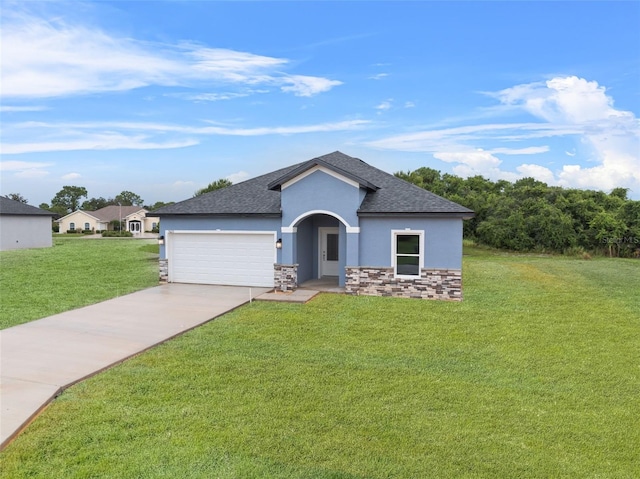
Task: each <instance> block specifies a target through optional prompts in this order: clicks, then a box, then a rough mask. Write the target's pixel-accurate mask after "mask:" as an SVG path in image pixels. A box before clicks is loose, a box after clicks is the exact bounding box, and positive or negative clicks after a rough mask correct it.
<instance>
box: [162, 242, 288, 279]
mask: <svg viewBox="0 0 640 479" xmlns="http://www.w3.org/2000/svg"><path fill="white" fill-rule="evenodd" d="M167 247H168V249H169V255H168V258H169V281H172V282H174V283H198V284H226V285H233V286H263V287H273V264H274V263H275V262H276V247H275V235H274V233H265V232H260V233H256V232H233V233H227V232H219V231H208V232H173V233H171V234H170V235H168V238H167Z"/></svg>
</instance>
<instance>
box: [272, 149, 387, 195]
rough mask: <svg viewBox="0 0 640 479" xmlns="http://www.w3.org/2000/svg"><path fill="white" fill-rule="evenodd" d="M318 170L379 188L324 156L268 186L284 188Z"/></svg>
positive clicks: (372, 187)
mask: <svg viewBox="0 0 640 479" xmlns="http://www.w3.org/2000/svg"><path fill="white" fill-rule="evenodd" d="M316 171H322V172H324V173H326V174H328V175H331V176H333V177H334V178H337V179H339V180H341V181H344V182H345V183H348V184H350V185H352V186H359V187H361V188H366V189H368V190H372V191H375V190H377V189H378V187H377V186H376V185H374V184H372V183H370V182H369V181H367V180H366V179H364V178H361V177H359V176H358V175H357V174H354V173H352V172H350V171H348V170H344V169H342V168H340V167H338V166H336V165H333V164H331V163H328V162H327V161H325V160H323V159H322V157H320V158H314V159H312V160H309V161H307V162H305V163H302V164H301V165H299V166H297V167H296V168H294V169H292V170H291V171H289V172H287V173H286V174H284V175H282V176H281V177H280V178H278V179H276V180H275V181H272V182H271V183H269V185H268V186H267V187H268V188H269V189H270V190H282V189H283V188H286V187H287V186H290V185H292V184H293V183H295V182H297V181H299V180H301V179H303V178H305V177H307V176H308V175H310V174H311V173H314V172H316Z"/></svg>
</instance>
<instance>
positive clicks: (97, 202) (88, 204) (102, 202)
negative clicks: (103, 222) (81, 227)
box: [82, 197, 116, 211]
mask: <svg viewBox="0 0 640 479" xmlns="http://www.w3.org/2000/svg"><path fill="white" fill-rule="evenodd" d="M115 204H116V202H115V200H114V199H113V198H109V199H108V200H107V199H105V198H103V197H100V198H90V199H88V200H86V201H85V202H84V203H82V209H83V210H87V211H95V210H99V209H100V208H104V207H105V206H109V205H115Z"/></svg>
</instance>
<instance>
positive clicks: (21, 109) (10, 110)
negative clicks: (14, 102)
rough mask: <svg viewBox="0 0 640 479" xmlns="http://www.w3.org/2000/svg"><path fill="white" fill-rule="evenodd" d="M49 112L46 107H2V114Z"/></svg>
mask: <svg viewBox="0 0 640 479" xmlns="http://www.w3.org/2000/svg"><path fill="white" fill-rule="evenodd" d="M44 110H47V107H45V106H10V105H1V106H0V112H7V113H22V112H29V111H44Z"/></svg>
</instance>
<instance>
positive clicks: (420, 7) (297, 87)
mask: <svg viewBox="0 0 640 479" xmlns="http://www.w3.org/2000/svg"><path fill="white" fill-rule="evenodd" d="M1 5H2V51H1V53H2V60H1V61H2V64H1V65H2V78H1V80H2V90H1V95H2V96H1V105H0V108H1V111H0V113H1V115H2V117H1V120H2V125H1V126H2V129H1V140H2V145H1V147H2V162H1V184H0V187H1V191H2V194H8V193H20V194H22V195H23V196H25V197H26V198H27V199H28V200H29V203H30V204H33V205H39V204H40V203H43V202H46V203H48V202H50V200H51V198H52V197H53V196H54V195H55V193H56V192H57V191H59V190H60V189H61V188H62V186H64V185H76V186H84V187H85V188H87V190H88V193H89V197H99V196H102V197H113V196H115V195H116V194H118V193H120V192H121V191H123V190H129V191H133V192H135V193H137V194H139V195H140V196H141V197H142V198H143V199H144V200H145V203H146V204H151V203H154V202H156V201H179V200H183V199H186V198H189V197H191V196H192V195H193V192H194V191H195V190H197V189H198V188H201V187H203V186H205V185H206V184H208V183H209V182H211V181H213V180H216V179H219V178H229V179H231V180H232V181H234V182H238V181H242V180H244V179H247V178H250V177H253V176H257V175H260V174H263V173H267V172H269V171H273V170H275V169H277V168H281V167H285V166H288V165H291V164H294V163H297V162H300V161H304V160H307V159H310V158H313V157H315V156H319V155H322V154H325V153H330V152H332V151H335V150H340V151H342V152H344V153H346V154H349V155H351V156H356V157H359V158H362V159H363V160H364V161H366V162H368V163H370V164H372V165H374V166H377V167H379V168H381V169H383V170H385V171H388V172H396V171H400V170H403V171H406V170H413V169H416V168H419V167H422V166H428V167H431V168H435V169H438V170H440V171H442V172H443V173H445V172H446V173H453V174H457V175H460V176H464V177H466V176H470V175H476V174H479V175H483V176H485V177H488V178H491V179H493V180H496V179H500V178H503V179H507V180H510V181H514V180H517V179H518V178H522V177H526V176H533V177H535V178H537V179H539V180H542V181H545V182H547V183H548V184H552V185H562V186H568V187H579V188H591V189H600V190H603V191H610V190H611V189H612V188H614V187H617V186H622V187H626V188H630V189H631V192H630V196H631V197H632V198H634V199H640V122H639V117H640V28H638V25H639V24H640V2H637V1H628V2H615V1H606V2H579V1H574V2H553V1H546V2H519V1H513V2H497V1H496V2H460V3H457V2H362V1H351V2H337V1H331V2H329V1H325V2H213V1H211V2H208V1H201V2H189V1H173V2H154V1H135V2H131V1H116V2H108V1H100V2H86V3H84V2H78V1H73V2H55V1H48V2H37V1H28V2H11V1H5V0H2V2H1Z"/></svg>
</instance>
